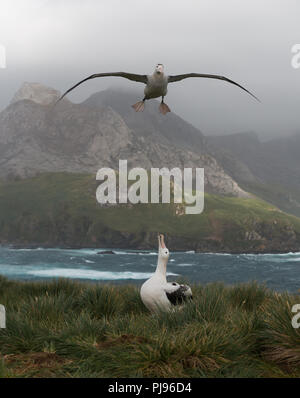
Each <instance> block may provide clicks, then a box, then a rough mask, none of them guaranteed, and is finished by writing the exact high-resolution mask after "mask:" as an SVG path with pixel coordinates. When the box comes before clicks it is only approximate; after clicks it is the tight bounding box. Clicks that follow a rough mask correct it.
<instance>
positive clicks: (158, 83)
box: [57, 64, 259, 115]
mask: <svg viewBox="0 0 300 398" xmlns="http://www.w3.org/2000/svg"><path fill="white" fill-rule="evenodd" d="M107 76H118V77H124V78H125V79H129V80H133V81H135V82H139V83H144V84H146V87H145V89H144V98H143V100H142V101H139V102H137V103H136V104H134V105H132V107H133V109H134V110H135V111H136V112H142V111H143V110H144V108H145V101H146V100H149V99H151V98H158V97H162V98H161V103H160V106H159V111H160V113H162V114H163V115H165V114H166V113H168V112H171V111H170V108H169V107H168V105H167V104H166V103H165V102H164V97H165V96H166V95H167V86H168V84H169V83H174V82H179V81H180V80H183V79H187V78H189V77H204V78H208V79H218V80H223V81H225V82H228V83H231V84H234V85H235V86H238V87H240V88H241V89H242V90H244V91H246V92H247V93H248V94H250V95H251V96H252V97H254V98H255V99H256V100H257V101H259V99H258V98H257V97H255V95H253V94H252V93H250V91H248V90H247V89H246V88H245V87H243V86H241V85H240V84H238V83H236V82H234V81H233V80H230V79H228V78H227V77H224V76H219V75H209V74H205V73H186V74H183V75H174V76H168V75H166V74H165V73H164V66H163V65H162V64H157V65H156V67H155V70H154V72H153V74H152V75H137V74H134V73H127V72H108V73H95V74H94V75H91V76H89V77H86V78H85V79H83V80H81V81H80V82H79V83H77V84H75V85H74V86H73V87H71V88H69V90H67V91H66V92H65V93H64V94H63V95H62V96H61V97H60V98H59V99H58V100H57V102H58V101H60V100H61V99H62V98H64V96H65V95H67V94H68V93H69V92H70V91H72V90H73V89H74V88H76V87H77V86H79V85H80V84H81V83H84V82H86V81H87V80H90V79H95V78H96V77H107Z"/></svg>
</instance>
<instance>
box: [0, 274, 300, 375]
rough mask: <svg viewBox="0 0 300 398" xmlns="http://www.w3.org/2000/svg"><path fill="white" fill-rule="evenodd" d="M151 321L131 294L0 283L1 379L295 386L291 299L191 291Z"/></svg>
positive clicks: (299, 345) (58, 284)
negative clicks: (248, 381) (206, 380)
mask: <svg viewBox="0 0 300 398" xmlns="http://www.w3.org/2000/svg"><path fill="white" fill-rule="evenodd" d="M192 288H193V296H194V300H193V301H192V302H190V303H188V304H186V305H185V306H184V307H183V308H181V309H180V310H176V311H173V312H170V313H160V314H158V315H155V316H154V315H152V314H150V313H149V312H148V311H147V310H146V309H145V307H144V306H143V304H142V302H141V300H140V297H139V290H138V288H137V287H136V286H130V285H126V286H125V285H121V286H113V285H109V284H88V283H80V282H73V281H69V280H64V279H59V280H53V281H50V282H14V281H10V280H7V279H6V278H3V277H0V303H1V304H4V305H5V306H6V312H7V328H6V329H2V330H0V377H300V328H299V329H294V328H293V327H292V323H291V321H292V317H293V316H294V315H295V314H293V313H292V312H291V309H292V306H293V305H294V304H298V303H300V295H289V294H287V293H282V294H279V293H275V292H273V291H271V290H268V289H267V288H266V287H265V286H261V285H258V284H257V283H248V284H241V285H235V286H225V285H224V284H221V283H213V284H208V285H206V286H202V285H194V286H192Z"/></svg>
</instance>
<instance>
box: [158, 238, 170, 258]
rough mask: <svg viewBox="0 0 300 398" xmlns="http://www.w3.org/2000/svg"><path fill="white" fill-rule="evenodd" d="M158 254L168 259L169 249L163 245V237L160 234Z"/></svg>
mask: <svg viewBox="0 0 300 398" xmlns="http://www.w3.org/2000/svg"><path fill="white" fill-rule="evenodd" d="M158 255H159V256H160V257H161V258H163V259H166V260H168V258H169V255H170V253H169V250H168V249H167V248H166V245H165V238H164V236H163V235H162V234H158Z"/></svg>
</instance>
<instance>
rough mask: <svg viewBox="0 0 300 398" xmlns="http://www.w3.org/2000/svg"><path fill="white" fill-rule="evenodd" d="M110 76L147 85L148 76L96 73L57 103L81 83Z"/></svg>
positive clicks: (123, 73)
mask: <svg viewBox="0 0 300 398" xmlns="http://www.w3.org/2000/svg"><path fill="white" fill-rule="evenodd" d="M108 76H117V77H124V78H125V79H129V80H133V81H135V82H139V83H145V84H147V75H137V74H134V73H126V72H111V73H95V74H94V75H91V76H89V77H86V78H85V79H83V80H81V81H80V82H79V83H77V84H75V85H74V86H73V87H71V88H69V90H67V91H66V92H65V93H64V94H63V95H62V96H61V97H60V98H59V99H58V100H57V101H56V103H57V102H58V101H60V100H61V99H63V98H64V97H65V96H66V95H67V94H68V93H69V92H70V91H72V90H74V88H76V87H77V86H79V85H80V84H81V83H84V82H86V81H87V80H90V79H95V78H96V77H108Z"/></svg>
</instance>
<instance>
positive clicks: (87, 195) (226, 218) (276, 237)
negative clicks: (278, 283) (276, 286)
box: [0, 173, 300, 252]
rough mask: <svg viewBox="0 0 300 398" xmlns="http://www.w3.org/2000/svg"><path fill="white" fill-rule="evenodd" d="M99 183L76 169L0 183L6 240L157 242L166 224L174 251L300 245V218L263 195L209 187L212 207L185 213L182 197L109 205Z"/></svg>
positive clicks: (0, 234)
mask: <svg viewBox="0 0 300 398" xmlns="http://www.w3.org/2000/svg"><path fill="white" fill-rule="evenodd" d="M98 185H99V182H97V181H96V180H95V176H93V175H87V174H73V173H45V174H40V175H39V176H37V177H34V178H30V179H25V180H18V181H13V182H4V181H2V182H0V242H1V243H2V244H8V243H14V244H21V245H32V244H33V245H34V244H37V245H38V244H40V245H49V246H52V245H58V246H94V247H100V246H101V247H105V246H106V247H132V248H151V247H153V246H156V234H157V232H158V231H160V232H164V233H166V234H167V237H168V244H169V246H170V248H171V249H173V250H175V249H178V250H184V249H195V250H199V251H210V250H211V251H231V252H240V251H262V252H263V251H298V250H299V248H300V219H299V218H297V217H295V216H291V215H288V214H285V213H283V212H281V211H280V210H278V209H277V208H276V207H274V206H272V205H270V204H268V203H266V202H264V201H261V200H258V199H240V198H233V197H223V196H216V195H209V194H206V195H205V209H204V212H203V213H202V214H199V215H185V214H182V210H183V209H182V207H181V208H179V207H178V206H181V205H176V206H177V207H176V206H175V205H174V204H170V205H168V204H138V205H128V206H127V205H121V206H110V207H102V206H100V205H99V203H97V201H96V189H97V186H98ZM178 212H179V214H178ZM176 213H177V214H176ZM183 213H184V212H183Z"/></svg>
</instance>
